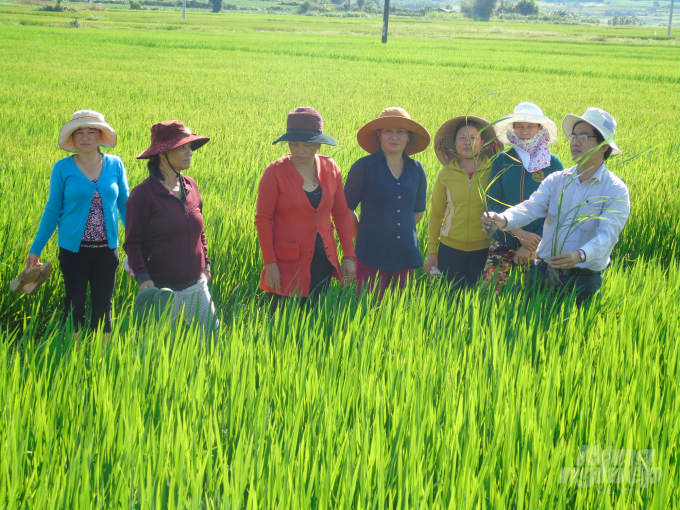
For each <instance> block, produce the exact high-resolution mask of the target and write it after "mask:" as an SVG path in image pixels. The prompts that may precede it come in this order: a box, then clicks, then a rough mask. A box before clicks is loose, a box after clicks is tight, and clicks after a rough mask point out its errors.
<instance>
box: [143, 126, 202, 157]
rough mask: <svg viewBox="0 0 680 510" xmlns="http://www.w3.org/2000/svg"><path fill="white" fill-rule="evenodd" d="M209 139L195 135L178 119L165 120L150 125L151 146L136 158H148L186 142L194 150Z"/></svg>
mask: <svg viewBox="0 0 680 510" xmlns="http://www.w3.org/2000/svg"><path fill="white" fill-rule="evenodd" d="M209 141H210V138H209V137H207V136H198V135H195V134H194V133H192V132H191V129H189V128H188V127H186V126H185V125H184V123H183V122H181V121H179V120H166V121H165V122H159V123H158V124H154V125H153V126H151V147H149V148H148V149H146V150H145V151H144V152H142V153H141V154H140V155H139V156H137V159H149V158H151V157H152V156H155V155H156V154H161V153H163V152H167V151H171V150H172V149H176V148H177V147H181V146H182V145H186V144H188V143H190V144H191V150H193V151H195V150H196V149H200V148H201V147H203V146H204V145H205V144H206V143H208V142H209Z"/></svg>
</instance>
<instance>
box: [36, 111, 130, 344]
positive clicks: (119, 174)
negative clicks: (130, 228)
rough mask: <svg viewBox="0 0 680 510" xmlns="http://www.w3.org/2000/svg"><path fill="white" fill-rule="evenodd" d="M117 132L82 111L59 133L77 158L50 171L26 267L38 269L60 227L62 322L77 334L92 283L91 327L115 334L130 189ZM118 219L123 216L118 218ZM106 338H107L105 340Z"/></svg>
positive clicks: (98, 116)
mask: <svg viewBox="0 0 680 510" xmlns="http://www.w3.org/2000/svg"><path fill="white" fill-rule="evenodd" d="M115 145H116V132H115V131H114V130H113V128H112V127H111V126H109V125H108V124H107V123H106V121H105V120H104V116H103V115H102V114H101V113H98V112H95V111H92V110H79V111H77V112H75V113H74V114H73V116H72V117H71V120H70V121H69V122H68V123H66V125H65V126H64V127H63V128H62V129H61V131H60V132H59V147H60V148H61V149H64V150H66V151H69V152H75V154H74V155H73V156H69V157H66V158H64V159H62V160H59V161H57V163H56V164H55V165H54V167H53V168H52V176H51V177H50V194H49V198H48V199H47V205H45V211H44V213H43V216H42V219H41V221H40V227H39V229H38V234H37V235H36V237H35V241H34V242H33V245H32V246H31V249H30V253H29V254H28V259H27V261H26V267H27V268H30V267H34V266H38V265H40V255H41V253H42V251H43V249H44V247H45V245H46V244H47V241H49V239H50V237H52V234H53V233H54V230H55V229H56V228H57V225H59V235H58V242H59V263H60V267H61V272H62V274H63V276H64V287H65V290H66V296H65V298H64V311H65V313H64V320H67V318H68V317H69V315H71V317H72V319H73V323H74V326H75V327H76V329H77V330H78V331H79V330H80V329H81V328H82V326H83V324H84V322H85V298H86V295H87V284H88V282H89V284H90V297H91V300H92V320H91V325H92V326H94V327H96V325H97V324H98V323H99V322H100V321H102V320H103V321H104V332H105V333H107V334H108V333H110V332H111V305H112V298H113V289H114V285H115V282H116V269H117V268H118V260H119V259H118V219H119V217H120V219H121V221H122V222H123V225H125V203H126V202H127V199H128V195H129V187H128V183H127V176H126V174H125V167H124V166H123V163H122V162H121V160H120V158H118V157H117V156H111V155H109V154H103V153H102V152H100V150H99V147H109V148H113V147H115ZM119 215H120V216H119ZM106 337H108V335H105V339H106Z"/></svg>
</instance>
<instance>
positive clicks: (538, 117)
mask: <svg viewBox="0 0 680 510" xmlns="http://www.w3.org/2000/svg"><path fill="white" fill-rule="evenodd" d="M515 122H531V123H532V124H540V125H541V126H542V127H544V128H545V129H547V130H548V134H549V135H550V141H549V142H548V145H552V144H554V143H555V142H556V141H557V124H555V123H554V122H553V121H552V120H550V119H549V118H548V117H546V116H545V115H543V110H541V109H540V108H539V107H538V105H535V104H534V103H520V104H518V105H517V106H515V109H514V110H513V112H512V113H511V114H510V115H506V116H505V117H503V118H502V119H501V120H499V121H498V122H496V125H495V126H494V127H495V128H496V133H498V139H499V140H500V141H501V143H503V144H504V145H512V144H511V143H510V142H509V141H508V129H512V125H513V124H514V123H515Z"/></svg>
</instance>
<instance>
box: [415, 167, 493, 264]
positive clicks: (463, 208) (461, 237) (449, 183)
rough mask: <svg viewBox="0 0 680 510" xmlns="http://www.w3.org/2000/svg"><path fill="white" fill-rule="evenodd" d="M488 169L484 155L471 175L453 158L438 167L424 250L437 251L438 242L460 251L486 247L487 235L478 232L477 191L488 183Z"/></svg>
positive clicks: (481, 204)
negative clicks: (446, 164) (440, 167)
mask: <svg viewBox="0 0 680 510" xmlns="http://www.w3.org/2000/svg"><path fill="white" fill-rule="evenodd" d="M490 173H491V164H490V163H489V158H487V157H486V156H483V157H482V164H481V165H480V166H479V167H478V168H477V172H476V174H475V175H473V176H472V178H470V177H469V176H468V174H467V172H465V171H464V170H463V169H462V168H461V167H460V164H459V162H458V161H456V160H454V161H452V162H451V163H449V164H448V166H445V167H444V168H442V169H441V170H440V171H439V175H437V179H436V180H435V182H434V188H433V190H432V198H431V202H430V224H429V227H428V239H427V253H428V254H430V253H437V249H438V247H439V243H440V242H441V243H443V244H445V245H446V246H449V247H451V248H455V249H456V250H462V251H475V250H483V249H485V248H488V247H489V235H488V234H485V233H484V232H482V222H481V218H482V215H483V214H484V202H482V197H481V194H483V193H484V191H482V190H486V188H487V186H488V183H489V174H490ZM480 186H481V190H480Z"/></svg>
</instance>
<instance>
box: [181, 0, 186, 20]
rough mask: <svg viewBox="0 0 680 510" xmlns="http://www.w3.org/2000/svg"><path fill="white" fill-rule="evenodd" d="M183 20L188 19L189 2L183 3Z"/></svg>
mask: <svg viewBox="0 0 680 510" xmlns="http://www.w3.org/2000/svg"><path fill="white" fill-rule="evenodd" d="M182 19H187V0H184V1H183V2H182Z"/></svg>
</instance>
